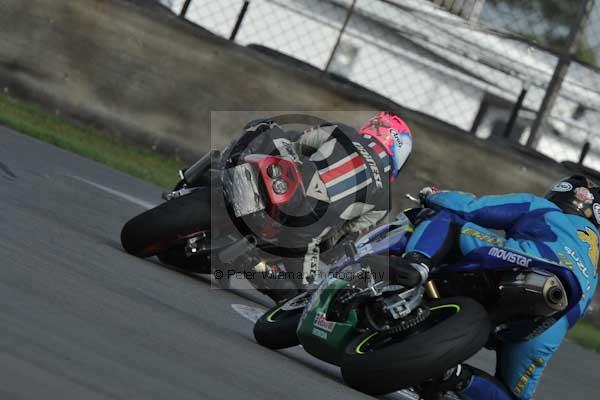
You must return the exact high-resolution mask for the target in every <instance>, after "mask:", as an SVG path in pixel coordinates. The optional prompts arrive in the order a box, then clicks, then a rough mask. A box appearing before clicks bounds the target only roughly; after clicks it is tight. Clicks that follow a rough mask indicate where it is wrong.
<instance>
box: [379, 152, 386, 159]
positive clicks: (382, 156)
mask: <svg viewBox="0 0 600 400" xmlns="http://www.w3.org/2000/svg"><path fill="white" fill-rule="evenodd" d="M387 155H388V154H387V153H386V152H385V151H382V152H381V153H379V158H385V156H387Z"/></svg>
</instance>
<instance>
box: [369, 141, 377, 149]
mask: <svg viewBox="0 0 600 400" xmlns="http://www.w3.org/2000/svg"><path fill="white" fill-rule="evenodd" d="M375 146H377V143H375V142H371V143H369V147H370V148H373V147H375Z"/></svg>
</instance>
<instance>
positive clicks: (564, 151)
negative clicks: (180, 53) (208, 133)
mask: <svg viewBox="0 0 600 400" xmlns="http://www.w3.org/2000/svg"><path fill="white" fill-rule="evenodd" d="M161 1H162V2H163V3H164V4H166V5H168V6H169V7H171V8H172V9H173V11H174V12H176V13H179V14H180V15H182V17H184V18H186V19H188V20H189V21H191V22H194V23H196V24H198V25H201V26H202V27H204V28H206V29H208V30H210V31H212V32H214V33H216V34H218V35H221V36H223V37H225V38H229V39H231V40H235V41H236V42H237V43H239V44H242V45H250V44H257V45H262V46H265V47H268V48H271V49H273V50H276V51H279V52H281V53H283V54H286V55H288V56H291V57H294V58H297V59H299V60H302V61H304V62H306V63H308V64H311V65H313V66H314V67H316V68H319V69H321V70H325V71H327V72H329V73H334V74H338V75H341V76H344V77H346V78H348V79H350V80H351V81H353V82H355V83H357V84H360V85H362V86H364V87H366V88H368V89H370V90H373V91H375V92H377V93H379V94H381V95H383V96H385V97H387V98H389V99H391V100H393V101H395V102H396V103H398V104H400V105H402V106H404V107H407V108H410V109H414V110H417V111H420V112H423V113H425V114H428V115H430V116H432V117H435V118H438V119H440V120H442V121H445V122H447V123H449V124H452V125H455V126H457V127H459V128H461V129H463V130H465V131H468V132H470V133H472V134H473V135H476V136H478V137H480V138H489V137H492V136H502V137H506V138H508V139H510V140H513V141H516V142H519V143H521V144H523V145H529V146H532V147H533V148H535V149H537V150H538V151H540V152H542V153H544V154H546V155H548V156H550V157H552V158H554V159H556V160H558V161H573V162H578V161H580V160H581V159H582V150H583V155H585V156H586V157H585V160H581V161H583V163H584V165H586V166H589V167H592V168H594V169H596V170H600V132H599V131H597V130H596V126H598V123H599V122H600V68H598V66H597V64H598V63H600V9H599V8H598V6H596V5H595V0H570V1H564V0H295V1H288V0H252V1H248V0H246V1H244V0H220V1H212V0H161ZM590 21H591V22H590ZM587 150H589V153H587ZM586 153H587V154H586Z"/></svg>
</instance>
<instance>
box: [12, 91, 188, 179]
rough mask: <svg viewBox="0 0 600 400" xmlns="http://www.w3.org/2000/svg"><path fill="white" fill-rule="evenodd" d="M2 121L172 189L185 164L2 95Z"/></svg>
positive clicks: (58, 145) (16, 128)
mask: <svg viewBox="0 0 600 400" xmlns="http://www.w3.org/2000/svg"><path fill="white" fill-rule="evenodd" d="M0 124H3V125H6V126H8V127H10V128H13V129H15V130H17V131H19V132H21V133H24V134H26V135H29V136H32V137H34V138H37V139H40V140H43V141H44V142H48V143H51V144H53V145H55V146H57V147H60V148H63V149H65V150H69V151H72V152H73V153H77V154H79V155H81V156H84V157H87V158H90V159H92V160H95V161H98V162H101V163H103V164H106V165H108V166H111V167H113V168H115V169H118V170H120V171H123V172H125V173H127V174H130V175H133V176H135V177H138V178H141V179H144V180H146V181H149V182H152V183H154V184H156V185H158V186H160V187H161V188H163V189H170V188H172V187H173V186H174V184H175V183H176V181H177V174H176V173H177V170H179V169H180V168H182V166H183V163H182V161H181V160H179V159H177V158H174V157H172V158H169V157H165V156H162V155H160V154H157V153H155V152H153V151H151V150H147V149H143V148H140V147H136V146H134V145H131V144H128V143H125V142H124V141H123V140H121V139H118V138H115V137H114V136H111V135H109V134H107V133H106V132H102V131H100V130H98V129H95V128H93V127H91V126H85V125H81V124H78V123H75V122H73V121H69V120H67V119H65V118H62V117H60V116H57V115H54V114H52V113H49V112H47V111H45V110H43V109H41V108H40V107H38V106H36V105H34V104H31V103H28V102H25V101H22V100H17V99H14V98H12V97H9V96H8V95H6V94H0Z"/></svg>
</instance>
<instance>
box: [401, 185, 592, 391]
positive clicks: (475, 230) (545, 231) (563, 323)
mask: <svg viewBox="0 0 600 400" xmlns="http://www.w3.org/2000/svg"><path fill="white" fill-rule="evenodd" d="M425 203H426V205H427V206H428V207H430V208H432V209H434V210H437V211H438V213H437V214H436V215H435V216H434V217H432V218H431V219H429V220H427V221H425V222H423V223H421V224H419V225H418V226H417V228H416V229H415V232H414V234H413V236H412V238H411V240H410V241H409V243H408V246H407V251H408V252H418V253H421V254H423V255H425V256H426V257H428V258H430V259H432V260H434V261H435V260H436V259H439V258H440V254H444V253H447V251H448V249H447V247H448V243H449V242H451V241H452V240H449V237H450V236H456V235H458V237H457V238H456V237H455V238H454V239H453V240H454V241H455V242H456V243H457V246H458V247H459V250H460V253H462V254H461V255H462V256H463V257H466V258H468V257H473V258H477V259H479V260H480V261H481V262H480V263H479V265H480V267H479V268H500V267H504V268H506V265H507V263H508V264H511V265H510V266H511V267H516V268H529V267H531V266H532V265H535V267H536V268H542V269H547V270H548V271H549V272H552V273H555V274H557V272H558V274H557V275H558V276H559V278H561V282H562V283H563V285H564V286H565V290H566V291H567V292H568V293H570V294H571V296H570V301H569V304H568V306H567V309H566V310H565V311H564V312H561V313H559V314H557V315H556V316H555V318H554V319H549V320H548V321H546V322H545V323H544V324H543V325H541V326H535V325H531V326H517V327H514V329H512V330H511V329H507V332H509V333H508V334H507V335H506V336H504V337H503V336H502V335H501V336H500V342H499V345H498V346H497V348H496V350H497V359H498V362H497V370H496V378H497V380H492V379H487V378H486V377H483V376H478V375H474V376H473V378H472V379H471V381H470V384H469V385H468V386H467V387H466V389H465V390H464V391H462V392H461V393H460V395H461V397H462V398H463V399H466V400H475V399H476V400H488V399H490V400H491V399H531V398H532V396H533V393H534V391H535V388H536V386H537V384H538V382H539V379H540V376H541V374H542V371H543V370H544V368H545V366H546V365H547V363H548V360H549V359H550V357H551V356H552V354H553V353H554V352H555V351H556V349H557V348H558V346H559V345H560V343H561V342H562V340H563V339H564V337H565V335H566V334H567V331H568V330H569V329H570V328H571V327H572V326H573V325H574V324H575V323H576V322H577V320H579V319H580V318H581V317H582V316H583V315H584V312H585V310H586V308H587V307H588V306H589V304H590V302H591V300H592V297H593V294H594V291H595V289H596V285H597V282H598V275H597V264H598V256H599V245H598V237H599V236H598V235H599V231H598V229H597V228H596V227H595V226H594V225H593V224H592V223H591V222H590V221H589V220H587V219H586V218H583V217H581V216H577V215H572V214H565V213H563V212H562V210H561V209H560V208H558V207H557V206H556V205H555V204H554V203H551V202H550V201H548V200H546V199H544V198H541V197H537V196H534V195H532V194H510V195H502V196H484V197H480V198H477V197H475V196H473V195H472V194H468V193H462V192H438V193H434V194H430V195H429V196H427V198H426V199H425ZM486 228H489V229H494V230H503V231H505V236H504V237H503V236H500V235H498V234H496V233H494V232H493V231H490V230H488V229H486ZM511 254H512V255H514V256H510V255H511ZM507 255H509V256H507ZM512 264H514V265H512ZM530 264H531V265H530ZM498 382H500V383H501V384H500V383H498ZM502 386H504V387H502Z"/></svg>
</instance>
